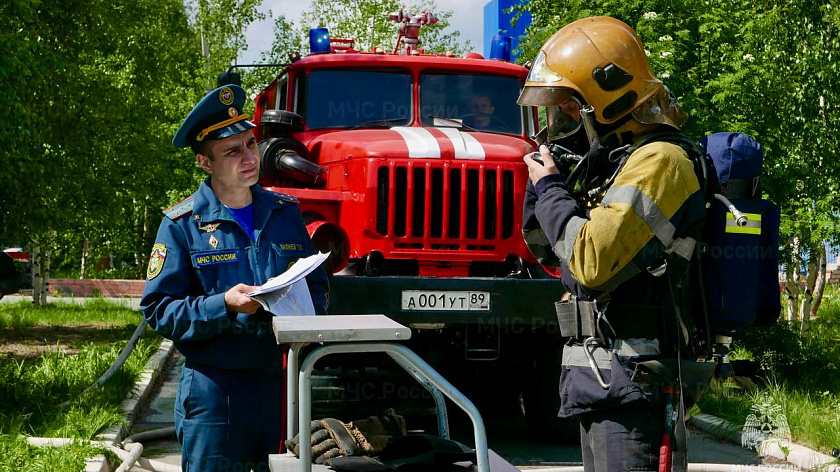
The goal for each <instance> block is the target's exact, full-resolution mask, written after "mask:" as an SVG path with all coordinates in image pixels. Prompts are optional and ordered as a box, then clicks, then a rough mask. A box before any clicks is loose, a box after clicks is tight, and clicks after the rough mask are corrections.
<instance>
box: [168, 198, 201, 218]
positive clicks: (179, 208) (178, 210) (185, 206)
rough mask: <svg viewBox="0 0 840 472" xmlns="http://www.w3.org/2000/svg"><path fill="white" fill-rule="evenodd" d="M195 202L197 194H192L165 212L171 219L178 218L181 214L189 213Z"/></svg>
mask: <svg viewBox="0 0 840 472" xmlns="http://www.w3.org/2000/svg"><path fill="white" fill-rule="evenodd" d="M194 203H195V195H190V196H189V197H187V198H186V200H183V201H181V202H178V203H176V204H174V205H172V206H171V207H169V208H166V209H165V210H163V214H164V215H166V217H167V218H169V219H170V220H176V219H178V218H179V217H181V216H184V215H186V214H187V213H189V212H191V211H192V209H193V204H194Z"/></svg>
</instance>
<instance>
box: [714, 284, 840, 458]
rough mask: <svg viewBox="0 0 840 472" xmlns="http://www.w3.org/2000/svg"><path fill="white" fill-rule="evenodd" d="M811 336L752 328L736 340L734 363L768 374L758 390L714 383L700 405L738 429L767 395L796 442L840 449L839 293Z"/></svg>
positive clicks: (833, 291) (826, 304)
mask: <svg viewBox="0 0 840 472" xmlns="http://www.w3.org/2000/svg"><path fill="white" fill-rule="evenodd" d="M810 326H811V329H810V336H809V338H808V339H807V340H805V339H801V338H800V336H799V334H798V329H799V327H798V325H797V326H789V325H787V323H786V322H784V321H780V322H779V323H778V324H777V325H774V326H771V327H765V328H751V329H749V330H747V331H746V332H744V333H743V334H742V335H740V336H739V337H737V338H736V339H735V342H734V343H733V350H732V352H731V354H730V360H734V359H748V360H753V361H755V362H756V363H757V364H758V365H759V366H760V367H761V368H762V369H764V374H763V375H762V376H761V377H760V378H759V379H757V386H756V387H754V388H753V387H751V386H750V385H746V386H745V385H743V384H737V383H735V382H734V380H733V379H729V380H725V381H719V382H715V383H713V385H712V388H711V389H710V391H709V392H708V393H707V394H706V396H704V397H703V398H702V399H701V400H700V402H698V405H699V407H700V409H701V410H702V411H704V412H706V413H712V414H714V415H717V416H719V417H721V418H724V419H726V420H729V421H730V422H732V423H734V424H736V425H743V424H745V421H746V418H747V416H748V415H749V414H751V413H755V412H754V411H753V410H752V407H753V405H756V404H757V403H758V402H759V401H760V397H761V396H762V395H766V396H767V397H768V398H769V399H770V400H771V402H772V404H774V405H778V406H779V407H780V408H781V412H782V413H783V414H784V415H785V418H786V420H787V423H788V426H789V427H790V431H791V436H792V439H793V440H794V441H795V442H798V443H803V444H807V445H809V446H811V447H812V448H814V449H817V450H820V451H821V452H824V453H830V452H831V450H832V449H833V448H840V290H838V288H837V287H829V288H828V289H827V290H826V293H825V295H824V299H823V303H822V305H821V306H820V310H819V314H818V316H817V319H815V320H811V325H810Z"/></svg>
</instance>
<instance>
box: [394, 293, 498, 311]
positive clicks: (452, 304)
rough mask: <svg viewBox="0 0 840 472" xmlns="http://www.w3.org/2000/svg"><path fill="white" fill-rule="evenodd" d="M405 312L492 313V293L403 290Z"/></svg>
mask: <svg viewBox="0 0 840 472" xmlns="http://www.w3.org/2000/svg"><path fill="white" fill-rule="evenodd" d="M402 309H403V310H404V311H490V292H451V291H442V290H403V291H402Z"/></svg>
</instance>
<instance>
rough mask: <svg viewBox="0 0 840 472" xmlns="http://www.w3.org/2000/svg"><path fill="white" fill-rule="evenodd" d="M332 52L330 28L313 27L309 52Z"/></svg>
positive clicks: (310, 33)
mask: <svg viewBox="0 0 840 472" xmlns="http://www.w3.org/2000/svg"><path fill="white" fill-rule="evenodd" d="M328 52H330V30H328V29H327V28H312V29H310V30H309V53H310V54H326V53H328Z"/></svg>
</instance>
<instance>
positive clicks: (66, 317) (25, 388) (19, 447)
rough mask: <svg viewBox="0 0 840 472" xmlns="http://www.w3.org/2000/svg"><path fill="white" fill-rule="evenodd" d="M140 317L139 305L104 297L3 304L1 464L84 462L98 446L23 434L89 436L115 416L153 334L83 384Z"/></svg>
mask: <svg viewBox="0 0 840 472" xmlns="http://www.w3.org/2000/svg"><path fill="white" fill-rule="evenodd" d="M140 320H141V316H140V314H139V313H138V312H137V311H134V310H132V309H129V308H125V307H123V306H119V305H114V304H109V303H107V302H104V301H101V300H97V301H94V302H91V303H88V304H81V305H78V304H50V305H48V306H46V307H42V308H36V307H33V306H32V305H31V304H30V303H28V302H22V303H19V304H8V305H0V472H4V471H7V470H8V471H18V470H50V471H65V470H66V471H73V472H76V471H78V470H81V469H82V468H83V467H84V458H85V457H90V456H91V455H92V453H93V452H94V450H93V448H91V446H89V445H86V444H84V443H81V442H80V443H78V444H76V445H73V446H68V447H65V448H34V447H30V446H28V445H27V444H26V442H25V440H24V438H23V437H24V436H40V437H70V438H78V439H92V438H94V437H95V436H96V435H97V434H98V433H101V432H102V431H103V430H105V429H107V428H109V427H111V426H114V425H116V424H118V423H119V422H120V421H121V420H122V415H121V413H120V410H119V404H120V402H121V401H122V400H123V398H124V397H125V395H126V394H127V393H128V392H129V391H130V389H131V387H132V386H133V385H134V382H135V381H136V379H137V378H138V375H139V374H140V372H141V371H142V370H143V368H144V367H145V365H146V363H147V362H148V360H149V358H150V357H151V355H152V354H153V353H154V352H155V351H156V350H157V346H158V344H159V338H158V337H157V336H156V335H154V334H152V333H151V332H150V331H147V333H146V334H145V335H144V337H143V338H142V339H141V340H140V341H139V343H138V345H137V348H136V349H135V350H134V352H133V353H132V355H131V356H130V357H129V359H128V361H127V362H126V363H125V364H124V366H123V368H122V369H120V371H118V372H117V373H116V374H115V375H114V376H113V377H112V378H111V379H110V380H109V381H108V382H106V383H105V385H104V386H103V387H101V388H96V389H92V390H91V391H89V392H88V393H85V394H84V395H82V392H83V391H84V390H85V389H86V388H88V387H89V386H90V385H92V384H93V383H94V382H95V381H96V380H97V379H98V378H99V377H100V376H101V375H102V374H103V373H104V372H105V371H106V370H107V369H108V367H109V366H110V365H111V364H112V363H113V362H114V361H115V360H116V358H117V357H118V356H119V354H120V351H121V350H122V348H123V347H124V346H125V344H126V343H127V341H128V339H129V338H130V337H131V334H132V333H133V332H134V330H135V329H136V327H137V324H138V323H139V322H140ZM68 401H69V403H68V404H67V405H62V404H63V403H65V402H68Z"/></svg>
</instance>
